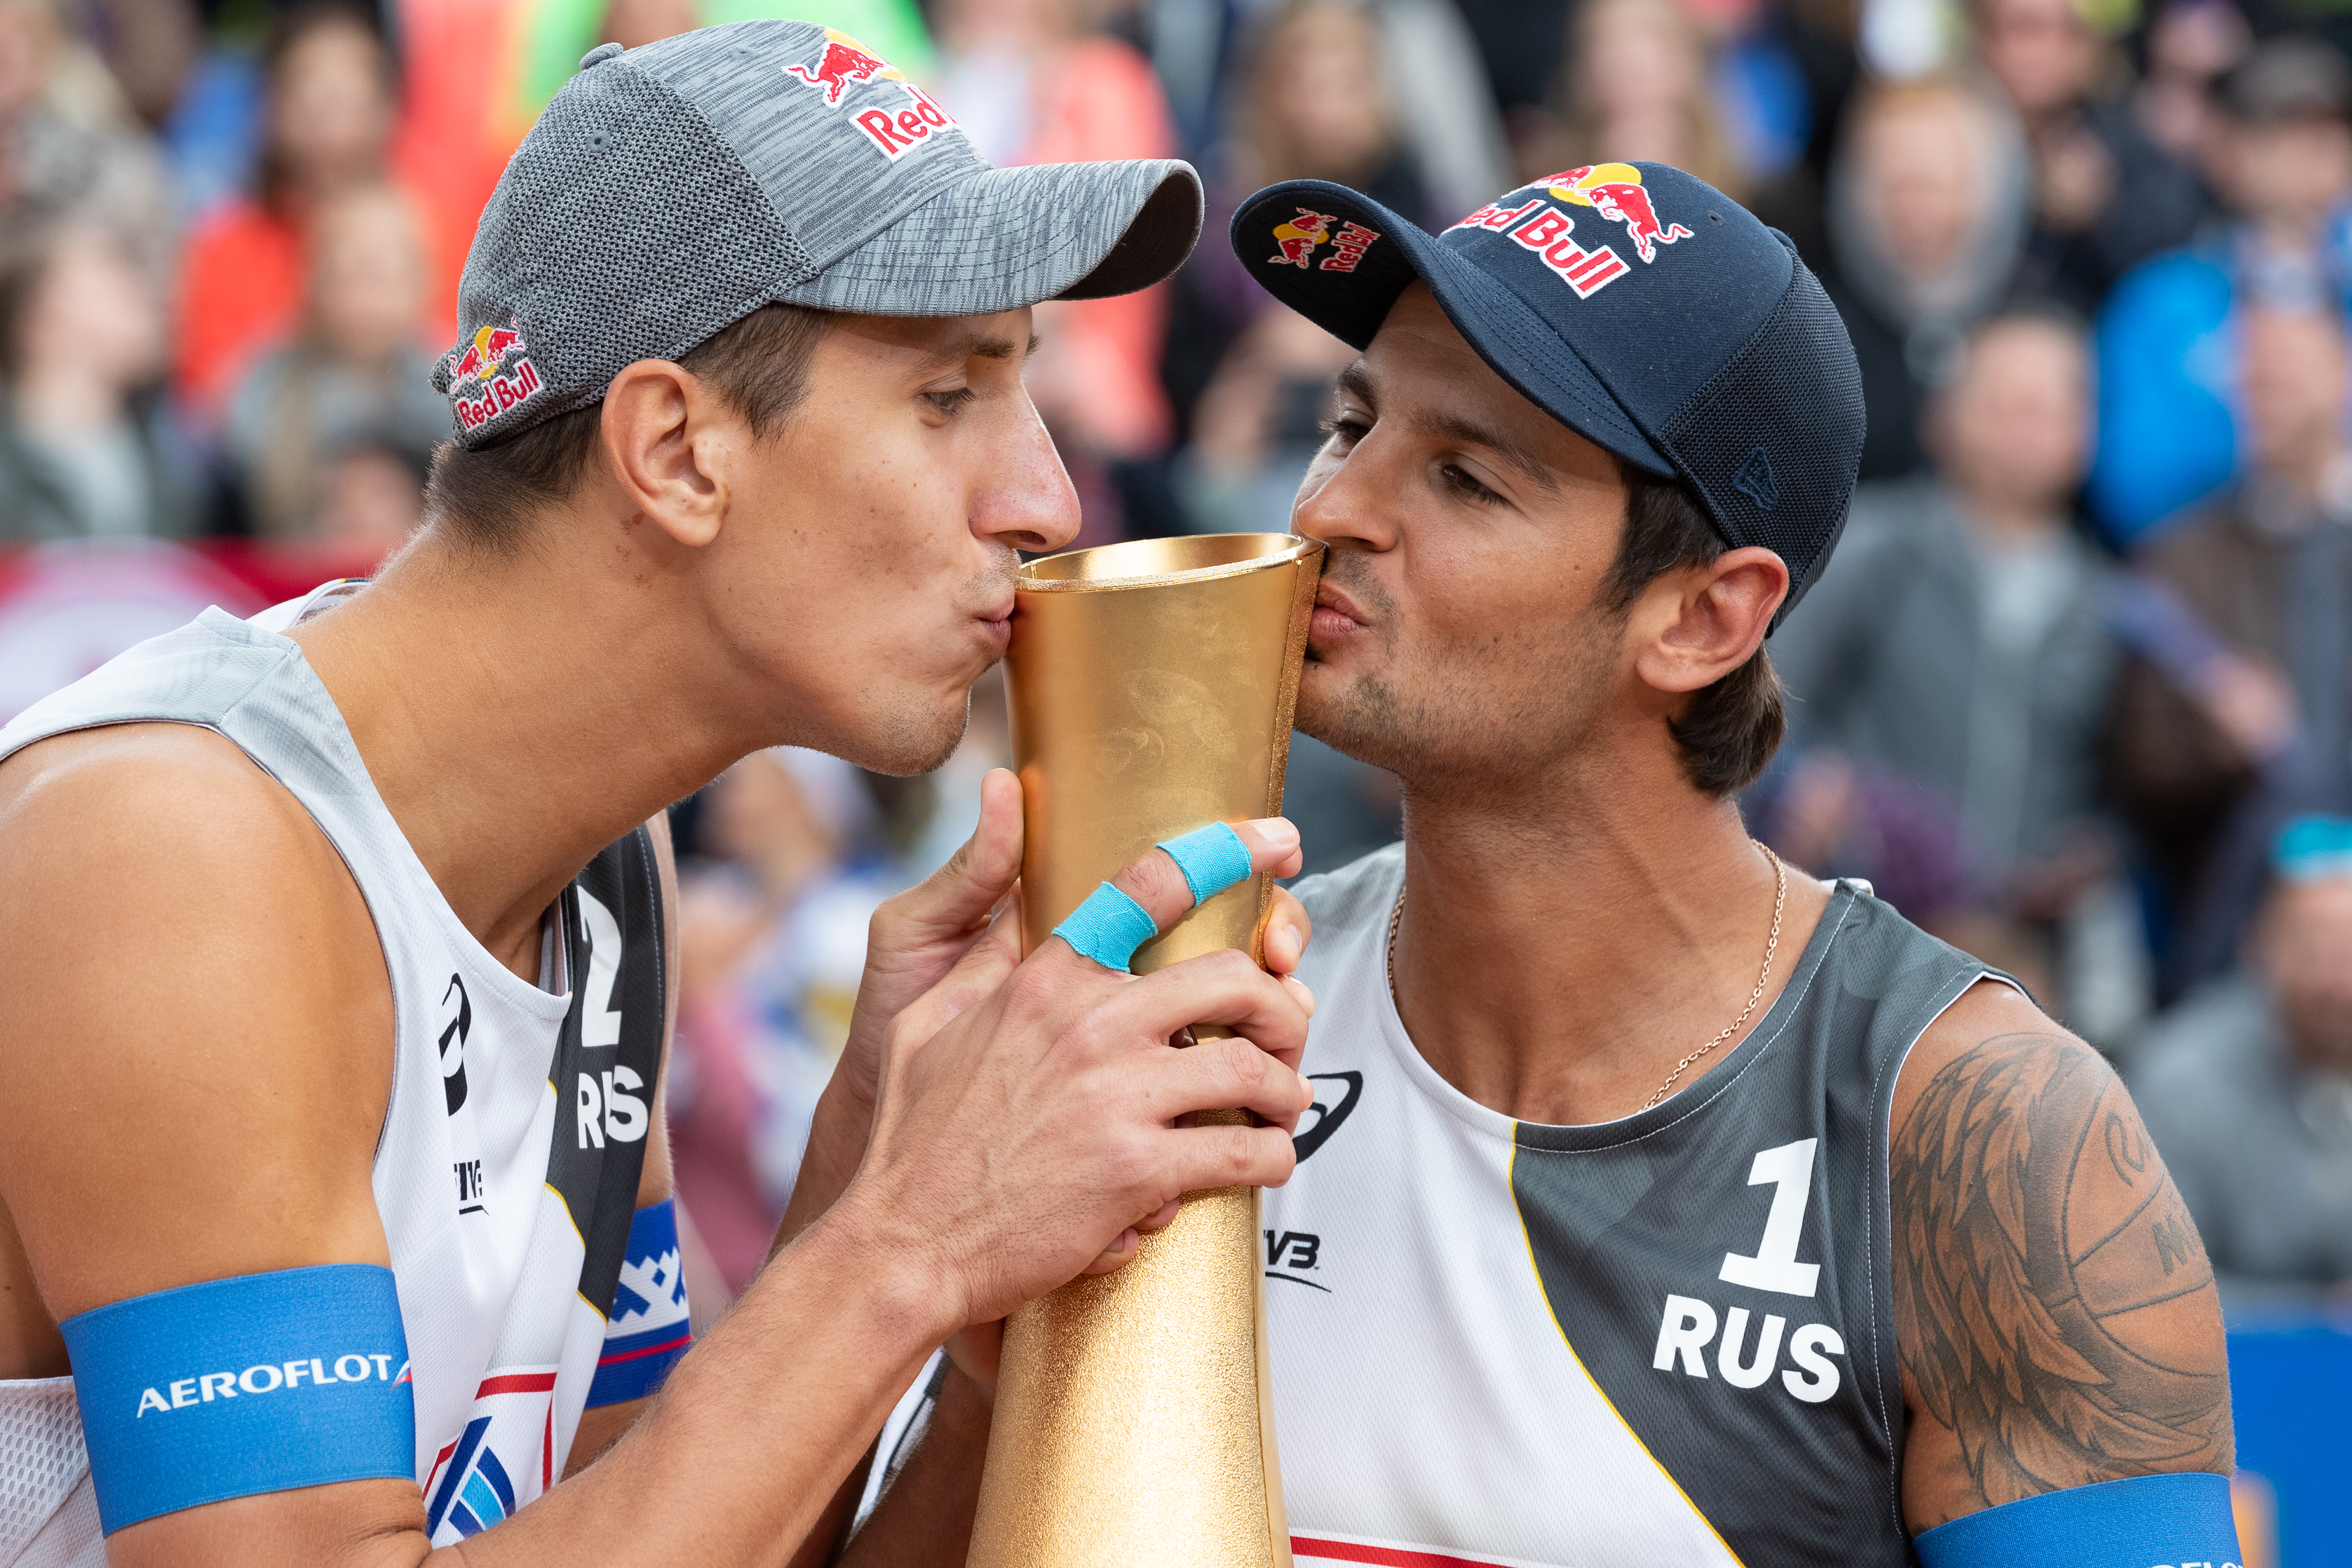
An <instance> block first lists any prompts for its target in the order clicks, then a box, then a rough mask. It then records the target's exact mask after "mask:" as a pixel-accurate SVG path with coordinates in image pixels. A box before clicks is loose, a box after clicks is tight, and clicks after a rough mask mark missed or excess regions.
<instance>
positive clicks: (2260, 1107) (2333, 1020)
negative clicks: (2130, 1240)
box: [2125, 817, 2352, 1306]
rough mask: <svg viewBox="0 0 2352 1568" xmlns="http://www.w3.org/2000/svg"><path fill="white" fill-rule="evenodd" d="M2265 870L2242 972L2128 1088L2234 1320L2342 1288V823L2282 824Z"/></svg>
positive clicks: (2348, 927) (2349, 1140) (2350, 1024)
mask: <svg viewBox="0 0 2352 1568" xmlns="http://www.w3.org/2000/svg"><path fill="white" fill-rule="evenodd" d="M2273 865H2274V868H2275V881H2274V883H2273V887H2272V889H2271V891H2270V893H2269V895H2268V897H2267V898H2266V899H2265V900H2264V902H2263V911H2262V916H2261V920H2260V922H2259V923H2258V924H2257V925H2256V927H2255V929H2254V931H2253V935H2252V942H2250V944H2249V952H2248V953H2247V955H2246V963H2245V965H2244V967H2243V969H2242V971H2241V972H2240V973H2238V974H2236V975H2234V976H2232V977H2231V978H2228V979H2225V980H2221V981H2218V982H2216V983H2214V984H2210V985H2209V986H2208V987H2206V988H2205V989H2204V990H2202V991H2200V992H2199V993H2198V994H2196V995H2195V996H2194V997H2192V998H2190V999H2189V1001H2188V1002H2186V1003H2184V1004H2182V1005H2181V1006H2180V1008H2179V1010H2178V1011H2176V1012H2175V1013H2173V1014H2172V1015H2171V1016H2169V1017H2168V1018H2166V1019H2164V1020H2163V1021H2162V1022H2160V1023H2158V1025H2157V1026H2155V1027H2154V1028H2153V1029H2151V1030H2150V1031H2149V1032H2148V1034H2147V1037H2146V1038H2145V1039H2143V1040H2142V1041H2141V1043H2140V1045H2139V1046H2138V1047H2137V1049H2136V1050H2135V1051H2134V1052H2133V1054H2132V1055H2131V1057H2130V1058H2128V1060H2127V1063H2126V1074H2125V1076H2126V1080H2127V1082H2128V1083H2129V1086H2130V1088H2131V1091H2132V1098H2133V1100H2136V1101H2137V1103H2138V1105H2139V1110H2140V1114H2141V1116H2142V1117H2143V1118H2144V1119H2145V1120H2146V1121H2147V1131H2148V1136H2149V1138H2150V1139H2151V1140H2153V1141H2154V1142H2155V1143H2156V1145H2157V1147H2158V1148H2160V1149H2161V1150H2163V1151H2164V1163H2165V1166H2166V1168H2167V1169H2168V1170H2169V1171H2170V1172H2171V1173H2172V1179H2173V1182H2174V1183H2175V1184H2177V1185H2178V1186H2179V1189H2180V1195H2181V1198H2182V1201H2184V1202H2185V1203H2186V1204H2187V1205H2189V1215H2191V1217H2193V1218H2194V1219H2195V1220H2196V1222H2197V1230H2198V1234H2199V1235H2200V1236H2201V1237H2203V1238H2204V1241H2205V1249H2206V1251H2207V1252H2208V1253H2209V1254H2210V1256H2211V1258H2212V1259H2213V1268H2214V1269H2215V1270H2216V1271H2217V1272H2218V1273H2219V1274H2220V1275H2221V1277H2222V1288H2223V1290H2224V1293H2225V1300H2226V1299H2228V1298H2230V1297H2234V1298H2235V1300H2231V1302H2230V1304H2231V1305H2233V1306H2239V1305H2243V1304H2245V1303H2246V1301H2247V1300H2248V1299H2249V1298H2250V1297H2251V1298H2256V1299H2259V1297H2260V1296H2262V1295H2264V1294H2273V1293H2276V1291H2277V1289H2278V1288H2280V1287H2302V1288H2304V1289H2305V1290H2308V1289H2310V1288H2313V1287H2319V1288H2331V1287H2332V1288H2333V1289H2335V1290H2336V1291H2338V1292H2341V1291H2343V1289H2344V1288H2345V1287H2346V1286H2347V1284H2352V820H2347V819H2345V818H2341V817H2336V818H2328V817H2312V818H2306V819H2305V820H2303V821H2300V822H2297V823H2295V824H2294V825H2293V826H2290V827H2289V828H2288V829H2287V830H2286V831H2285V832H2284V834H2282V835H2281V836H2280V838H2279V840H2278V845H2277V848H2276V851H2275V853H2274V858H2273ZM2129 1152H2130V1151H2125V1153H2126V1154H2128V1153H2129ZM2159 1234H2160V1233H2159ZM2264 1287H2269V1288H2270V1289H2268V1290H2265V1289H2264Z"/></svg>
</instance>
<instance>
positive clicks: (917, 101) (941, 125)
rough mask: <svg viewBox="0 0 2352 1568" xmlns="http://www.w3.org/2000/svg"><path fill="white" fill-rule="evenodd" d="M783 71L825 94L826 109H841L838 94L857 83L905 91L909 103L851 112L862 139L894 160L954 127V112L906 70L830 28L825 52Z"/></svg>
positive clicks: (825, 41)
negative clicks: (883, 84) (892, 84)
mask: <svg viewBox="0 0 2352 1568" xmlns="http://www.w3.org/2000/svg"><path fill="white" fill-rule="evenodd" d="M784 74H785V75H787V76H789V77H791V78H793V79H794V80H796V81H802V82H805V83H807V84H808V85H809V86H810V87H813V88H814V89H817V90H818V91H819V92H822V93H823V94H824V102H825V107H826V108H828V109H838V108H840V107H841V100H842V95H843V94H845V93H846V92H847V91H848V90H849V89H851V88H852V87H853V86H855V85H856V84H858V83H860V82H883V81H895V82H897V83H898V85H899V87H901V88H902V89H905V90H906V94H907V100H908V104H909V105H910V107H908V108H906V109H878V108H877V109H861V110H858V111H857V112H856V113H855V114H853V115H851V116H850V119H851V120H852V121H856V125H857V129H859V130H860V131H863V132H866V141H868V142H872V143H873V144H874V147H875V149H876V150H877V152H879V153H881V154H882V155H883V156H884V157H885V158H887V159H889V160H890V162H892V163H897V162H898V160H899V159H900V158H902V157H904V156H906V155H907V154H908V153H911V152H913V151H914V150H915V149H916V148H918V147H919V146H921V145H922V144H923V143H924V142H929V140H930V139H931V137H932V136H934V135H935V134H937V133H938V132H942V131H946V130H949V129H950V128H955V126H956V119H955V116H954V115H952V114H950V113H949V112H948V111H947V110H945V109H942V108H941V107H940V102H939V100H937V99H935V98H933V97H932V96H931V95H930V94H929V93H928V92H925V91H924V90H923V89H921V88H919V87H917V86H916V85H915V84H914V83H913V82H911V81H908V79H907V75H906V73H905V72H904V71H901V70H899V69H898V68H896V67H895V66H893V65H891V64H890V62H889V61H887V60H886V59H884V58H882V57H881V56H879V55H877V54H874V53H872V52H871V51H869V50H868V49H867V48H866V46H865V45H863V44H861V43H859V42H858V41H857V40H856V38H853V37H850V36H849V35H848V34H847V33H844V32H839V31H836V30H835V29H834V28H832V27H827V28H826V29H825V30H824V53H823V54H821V55H819V56H817V58H816V64H815V65H814V66H813V67H812V66H803V65H790V66H786V67H785V68H784Z"/></svg>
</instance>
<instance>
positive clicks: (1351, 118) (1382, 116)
mask: <svg viewBox="0 0 2352 1568" xmlns="http://www.w3.org/2000/svg"><path fill="white" fill-rule="evenodd" d="M1250 55H1251V58H1250V62H1249V65H1248V68H1247V72H1248V74H1247V82H1248V85H1247V87H1246V89H1244V96H1243V98H1242V100H1241V104H1240V108H1239V112H1238V114H1237V115H1236V117H1235V118H1236V121H1237V131H1238V134H1237V135H1236V136H1235V138H1234V148H1233V155H1232V162H1233V164H1234V169H1233V171H1232V173H1233V179H1232V181H1231V184H1232V190H1231V191H1230V192H1229V193H1228V195H1230V197H1231V198H1232V199H1234V201H1236V202H1237V201H1239V200H1240V199H1241V198H1242V197H1244V196H1246V195H1248V194H1249V193H1250V192H1252V191H1255V190H1256V189H1258V188H1259V187H1260V186H1262V185H1266V184H1272V183H1273V182H1275V181H1276V180H1297V179H1312V180H1333V181H1337V182H1338V183H1339V184H1343V185H1352V186H1354V187H1355V188H1356V189H1358V190H1360V191H1361V192H1363V193H1364V194H1365V195H1368V196H1370V197H1371V198H1372V199H1373V200H1374V201H1377V202H1381V203H1382V204H1384V205H1387V206H1389V207H1391V208H1392V209H1393V210H1394V211H1396V212H1397V213H1399V214H1401V215H1402V216H1404V217H1406V218H1409V219H1411V220H1412V222H1414V223H1417V224H1420V225H1421V226H1423V227H1424V228H1426V227H1429V226H1432V222H1433V212H1432V210H1431V204H1430V202H1429V199H1428V195H1427V192H1426V190H1425V189H1424V187H1423V182H1422V172H1421V169H1420V167H1419V165H1418V164H1417V163H1416V162H1415V161H1414V159H1413V156H1412V153H1411V152H1410V151H1409V150H1408V149H1407V148H1406V146H1405V144H1404V139H1403V132H1402V126H1401V124H1400V123H1399V116H1398V111H1397V105H1396V101H1395V99H1394V97H1393V95H1392V94H1391V92H1390V90H1389V83H1388V79H1387V76H1386V74H1385V70H1384V68H1383V66H1382V63H1381V26H1380V19H1379V17H1378V16H1377V15H1376V14H1375V13H1374V12H1373V11H1372V10H1370V8H1369V7H1368V6H1365V5H1360V4H1357V3H1356V0H1297V3H1295V4H1293V5H1288V6H1286V7H1285V8H1284V9H1283V10H1282V11H1280V12H1279V13H1277V14H1276V16H1274V18H1273V20H1272V21H1271V22H1270V23H1269V24H1268V25H1267V26H1266V28H1265V32H1264V33H1263V34H1262V35H1261V36H1260V37H1259V38H1258V40H1257V45H1256V47H1255V48H1254V49H1252V50H1251V51H1250Z"/></svg>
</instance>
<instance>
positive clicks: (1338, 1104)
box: [1290, 1072, 1364, 1164]
mask: <svg viewBox="0 0 2352 1568" xmlns="http://www.w3.org/2000/svg"><path fill="white" fill-rule="evenodd" d="M1307 1081H1308V1082H1309V1083H1336V1084H1338V1085H1339V1086H1340V1087H1339V1091H1338V1092H1339V1099H1338V1100H1334V1101H1331V1102H1329V1103H1328V1104H1327V1103H1326V1102H1325V1101H1324V1099H1323V1095H1324V1091H1323V1090H1322V1089H1317V1090H1316V1091H1315V1103H1314V1104H1313V1105H1312V1106H1310V1107H1308V1109H1309V1110H1312V1111H1313V1112H1314V1115H1315V1121H1314V1124H1313V1125H1312V1126H1309V1127H1306V1128H1303V1129H1301V1130H1300V1131H1297V1132H1296V1133H1294V1134H1293V1135H1292V1136H1291V1140H1290V1147H1291V1149H1292V1150H1293V1151H1294V1152H1296V1153H1297V1157H1298V1162H1299V1163H1301V1164H1304V1163H1306V1162H1307V1156H1308V1155H1309V1154H1312V1153H1314V1152H1315V1151H1316V1150H1318V1149H1320V1148H1321V1147H1323V1145H1324V1144H1326V1143H1328V1142H1330V1141H1331V1134H1333V1133H1334V1132H1337V1131H1339V1123H1341V1122H1342V1121H1347V1120H1348V1113H1349V1111H1352V1110H1355V1109H1356V1098H1357V1096H1359V1095H1360V1094H1362V1093H1363V1091H1364V1075H1363V1074H1362V1073H1360V1072H1311V1073H1308V1074H1307Z"/></svg>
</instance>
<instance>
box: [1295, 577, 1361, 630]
mask: <svg viewBox="0 0 2352 1568" xmlns="http://www.w3.org/2000/svg"><path fill="white" fill-rule="evenodd" d="M1369 624H1370V623H1369V622H1368V621H1367V620H1366V619H1365V616H1364V612H1363V611H1362V610H1360V609H1359V608H1358V607H1357V605H1356V601H1355V600H1353V599H1351V598H1349V596H1348V595H1347V594H1346V593H1345V592H1344V591H1343V590H1341V589H1339V588H1338V587H1336V586H1334V585H1333V584H1332V582H1331V580H1330V579H1329V578H1328V577H1327V578H1325V579H1324V580H1323V581H1322V582H1321V583H1320V584H1318V585H1317V587H1316V589H1315V613H1314V615H1313V616H1311V617H1309V619H1308V622H1307V632H1308V637H1309V640H1311V641H1317V642H1319V641H1322V640H1324V639H1326V638H1328V637H1347V636H1349V635H1350V634H1352V633H1356V632H1360V631H1362V630H1364V629H1365V627H1366V626H1368V625H1369Z"/></svg>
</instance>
